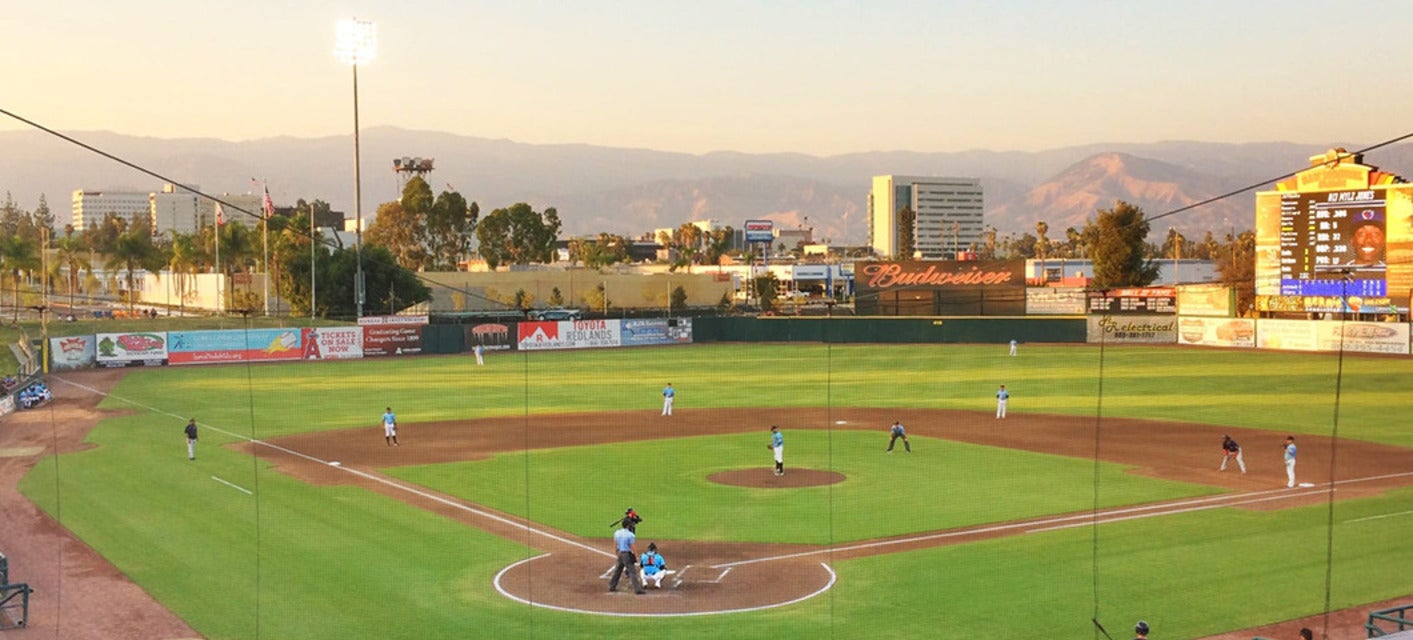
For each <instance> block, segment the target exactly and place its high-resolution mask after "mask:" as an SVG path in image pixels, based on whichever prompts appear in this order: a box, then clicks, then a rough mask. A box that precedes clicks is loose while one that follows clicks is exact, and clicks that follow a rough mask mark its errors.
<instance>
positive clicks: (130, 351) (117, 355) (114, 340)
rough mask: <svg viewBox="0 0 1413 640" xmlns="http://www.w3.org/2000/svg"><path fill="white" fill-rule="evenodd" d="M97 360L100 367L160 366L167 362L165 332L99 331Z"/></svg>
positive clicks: (96, 338)
mask: <svg viewBox="0 0 1413 640" xmlns="http://www.w3.org/2000/svg"><path fill="white" fill-rule="evenodd" d="M94 339H95V340H97V341H98V344H97V349H98V354H97V361H98V366H100V367H143V366H147V367H160V366H162V365H164V364H167V334H166V333H164V332H160V331H157V332H152V333H100V334H98V335H96V336H94Z"/></svg>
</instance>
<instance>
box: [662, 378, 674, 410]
mask: <svg viewBox="0 0 1413 640" xmlns="http://www.w3.org/2000/svg"><path fill="white" fill-rule="evenodd" d="M676 397H677V390H676V389H673V388H672V383H671V382H669V383H667V388H666V389H663V390H662V415H665V416H670V415H672V400H673V399H674V398H676Z"/></svg>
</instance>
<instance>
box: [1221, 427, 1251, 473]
mask: <svg viewBox="0 0 1413 640" xmlns="http://www.w3.org/2000/svg"><path fill="white" fill-rule="evenodd" d="M1232 458H1236V465H1237V466H1238V467H1241V472H1242V473H1246V461H1245V460H1242V459H1241V445H1239V444H1237V443H1236V441H1235V440H1232V439H1231V436H1222V466H1220V467H1217V471H1226V470H1227V461H1228V460H1231V459H1232Z"/></svg>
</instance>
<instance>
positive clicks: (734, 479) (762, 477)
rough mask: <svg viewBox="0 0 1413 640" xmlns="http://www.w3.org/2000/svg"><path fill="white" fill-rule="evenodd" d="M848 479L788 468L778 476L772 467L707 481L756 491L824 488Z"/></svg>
mask: <svg viewBox="0 0 1413 640" xmlns="http://www.w3.org/2000/svg"><path fill="white" fill-rule="evenodd" d="M846 479H848V476H845V475H844V474H842V473H839V472H837V471H820V470H818V469H789V468H787V469H785V475H783V476H777V475H775V469H772V468H770V467H762V468H759V469H736V470H735V471H721V472H719V473H713V474H711V475H709V476H707V480H710V481H712V482H715V483H717V484H729V485H733V486H737V487H752V488H755V489H793V488H798V487H822V486H824V485H828V484H837V483H840V482H843V481H844V480H846Z"/></svg>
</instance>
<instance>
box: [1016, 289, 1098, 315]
mask: <svg viewBox="0 0 1413 640" xmlns="http://www.w3.org/2000/svg"><path fill="white" fill-rule="evenodd" d="M1084 303H1085V297H1084V289H1081V288H1068V289H1061V288H1057V287H1032V288H1029V289H1026V290H1025V313H1026V315H1030V316H1082V315H1084V309H1085V307H1084Z"/></svg>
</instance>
